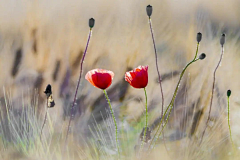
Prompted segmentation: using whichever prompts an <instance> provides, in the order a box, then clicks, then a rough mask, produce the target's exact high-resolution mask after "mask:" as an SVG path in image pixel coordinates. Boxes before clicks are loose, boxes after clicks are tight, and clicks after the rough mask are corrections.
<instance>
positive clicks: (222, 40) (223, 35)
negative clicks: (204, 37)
mask: <svg viewBox="0 0 240 160" xmlns="http://www.w3.org/2000/svg"><path fill="white" fill-rule="evenodd" d="M224 43H225V34H222V37H221V38H220V44H221V45H222V46H223V45H224Z"/></svg>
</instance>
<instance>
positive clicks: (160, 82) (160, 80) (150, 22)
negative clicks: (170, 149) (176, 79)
mask: <svg viewBox="0 0 240 160" xmlns="http://www.w3.org/2000/svg"><path fill="white" fill-rule="evenodd" d="M149 27H150V31H151V35H152V41H153V47H154V52H155V62H156V69H157V74H158V81H159V86H160V90H161V95H162V112H161V117H163V108H164V95H163V89H162V78H161V74H160V72H159V68H158V61H157V59H158V57H157V49H156V44H155V39H154V35H153V29H152V21H151V18H150V17H149ZM163 143H164V146H165V149H166V150H167V147H166V143H165V138H164V133H163Z"/></svg>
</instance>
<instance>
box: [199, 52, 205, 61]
mask: <svg viewBox="0 0 240 160" xmlns="http://www.w3.org/2000/svg"><path fill="white" fill-rule="evenodd" d="M205 57H206V54H205V53H202V54H201V55H200V56H199V57H198V58H199V59H201V60H203V59H204V58H205Z"/></svg>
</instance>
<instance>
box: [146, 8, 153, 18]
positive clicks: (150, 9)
mask: <svg viewBox="0 0 240 160" xmlns="http://www.w3.org/2000/svg"><path fill="white" fill-rule="evenodd" d="M146 10H147V15H148V17H151V15H152V6H151V5H148V6H147V8H146Z"/></svg>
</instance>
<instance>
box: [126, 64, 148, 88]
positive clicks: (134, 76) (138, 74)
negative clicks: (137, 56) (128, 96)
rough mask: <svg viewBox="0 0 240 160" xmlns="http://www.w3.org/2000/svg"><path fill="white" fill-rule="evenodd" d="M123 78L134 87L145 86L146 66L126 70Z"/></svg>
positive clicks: (146, 81)
mask: <svg viewBox="0 0 240 160" xmlns="http://www.w3.org/2000/svg"><path fill="white" fill-rule="evenodd" d="M125 80H126V81H127V82H128V83H129V84H130V85H131V86H133V87H134V88H145V87H146V86H147V84H148V66H138V67H137V68H135V69H134V70H132V71H129V72H126V74H125Z"/></svg>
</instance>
